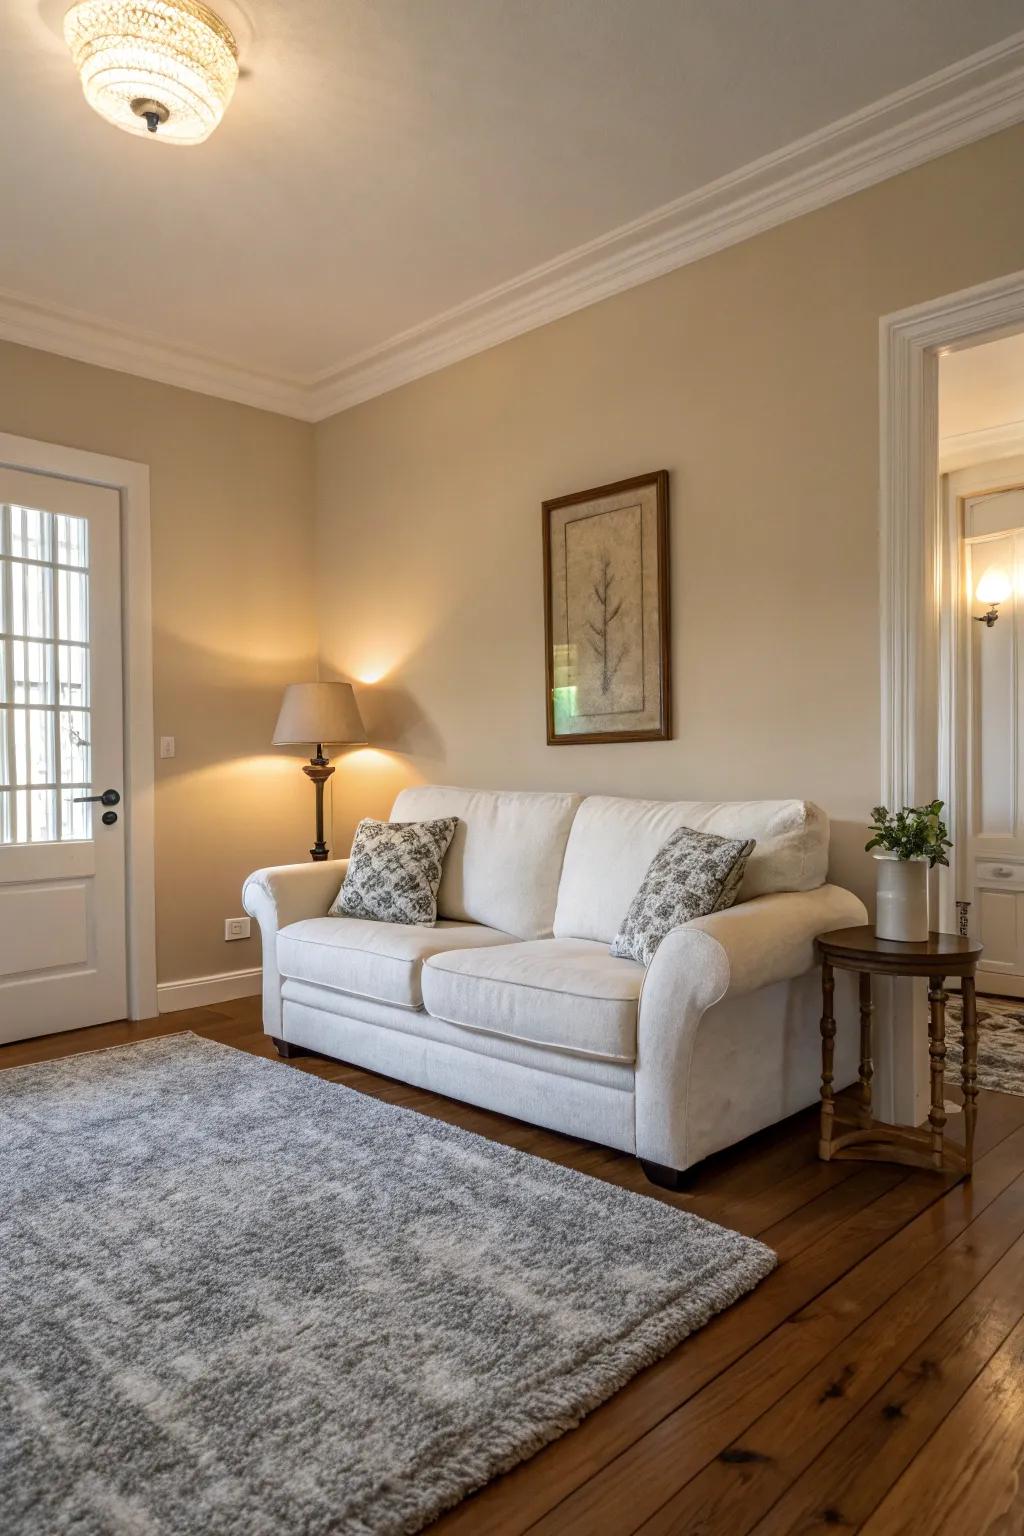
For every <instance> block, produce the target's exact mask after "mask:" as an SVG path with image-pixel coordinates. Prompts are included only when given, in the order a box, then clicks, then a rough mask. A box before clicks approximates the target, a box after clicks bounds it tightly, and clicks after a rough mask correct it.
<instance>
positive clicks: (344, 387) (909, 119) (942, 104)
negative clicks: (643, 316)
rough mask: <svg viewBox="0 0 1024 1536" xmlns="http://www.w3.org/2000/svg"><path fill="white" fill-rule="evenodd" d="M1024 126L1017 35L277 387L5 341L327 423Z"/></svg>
mask: <svg viewBox="0 0 1024 1536" xmlns="http://www.w3.org/2000/svg"><path fill="white" fill-rule="evenodd" d="M1022 120H1024V32H1019V33H1016V34H1014V36H1012V37H1009V38H1005V39H1004V40H1003V41H1002V42H1000V43H997V44H995V45H994V46H993V47H990V48H986V49H984V50H982V51H981V52H980V53H975V54H972V55H971V56H970V57H968V58H966V59H963V60H961V61H959V62H958V63H956V64H953V65H950V66H949V67H948V68H946V69H943V70H939V71H938V72H937V73H936V74H933V75H929V76H928V77H927V78H925V79H923V80H920V81H918V82H916V83H915V84H913V85H910V86H907V87H905V88H904V89H903V90H900V91H896V92H894V93H893V94H892V95H890V96H886V97H884V98H882V99H881V100H880V101H877V102H874V103H872V104H871V105H870V106H867V107H864V108H863V109H861V110H860V111H858V112H854V113H852V114H850V115H849V116H848V117H844V118H842V119H840V120H839V121H838V122H835V123H832V124H829V125H828V126H826V127H825V128H822V129H819V130H818V131H817V132H815V133H811V134H808V135H807V136H806V137H804V138H802V139H798V140H796V141H795V142H794V143H792V144H789V145H787V146H785V147H784V148H782V149H779V150H776V151H774V152H773V153H771V154H769V155H765V156H764V157H762V158H761V159H759V160H756V161H753V162H751V163H750V164H749V165H746V166H744V167H742V168H740V169H739V170H737V171H734V172H731V173H730V174H729V175H727V176H723V177H721V178H719V179H718V180H717V181H714V182H710V183H709V184H708V185H707V186H704V187H701V188H698V189H697V190H696V191H694V192H691V193H689V194H687V195H686V196H685V197H681V198H678V199H676V200H675V201H674V202H671V203H667V204H665V205H664V206H663V207H661V208H658V209H655V210H654V211H653V212H651V213H649V214H647V215H645V216H644V217H643V218H640V219H636V220H634V221H633V222H632V223H629V224H624V225H622V226H621V227H620V228H618V229H614V230H612V231H610V232H609V233H608V234H606V235H603V236H601V237H600V238H598V239H596V240H592V241H590V242H589V243H587V244H586V245H582V246H579V247H577V248H576V249H575V250H572V251H567V252H565V253H564V254H563V255H561V256H558V257H556V258H555V259H554V260H553V261H549V262H546V263H544V264H543V265H541V266H538V267H535V268H533V269H532V270H531V271H528V272H525V273H523V274H521V275H520V276H518V277H516V278H513V279H512V280H511V281H510V282H507V283H503V284H501V285H500V286H498V287H496V288H492V289H490V290H489V291H487V292H486V293H482V294H480V295H478V296H476V297H475V298H473V299H470V300H469V301H467V302H466V303H464V304H459V305H457V306H456V307H455V308H453V309H449V310H447V311H446V312H444V313H443V314H440V315H437V316H435V317H434V318H432V319H431V320H429V321H426V322H425V323H423V324H421V325H417V326H414V327H412V328H411V329H410V330H406V331H403V332H401V333H400V334H399V335H397V336H394V337H392V338H391V339H390V340H389V341H387V342H385V343H383V344H382V345H380V346H377V347H373V348H371V349H370V350H368V351H365V352H362V353H359V354H358V355H355V356H352V357H349V358H345V359H342V360H341V361H340V362H338V363H337V364H336V365H334V366H332V367H331V368H329V369H326V370H324V371H323V372H321V373H318V374H316V375H313V376H310V377H306V378H298V377H291V376H290V377H284V376H281V377H278V376H275V375H272V374H269V373H266V372H259V371H256V370H253V369H250V368H246V367H244V366H243V365H241V364H237V363H232V362H227V361H225V360H221V359H217V358H211V357H207V356H204V355H200V354H198V353H193V352H189V351H188V350H186V349H183V348H181V347H177V346H174V345H172V344H170V343H167V342H164V341H161V340H160V339H158V338H155V337H151V336H135V335H132V334H130V333H129V332H127V331H125V330H123V329H121V328H118V327H114V326H111V325H108V324H106V323H104V322H102V321H98V320H97V319H96V318H95V317H90V316H88V315H84V314H81V313H79V312H76V311H71V310H67V309H54V308H47V307H45V306H42V305H39V304H35V303H31V302H29V301H27V300H25V299H23V298H21V297H19V296H18V295H16V294H12V293H0V338H3V339H6V340H8V341H17V342H22V343H24V344H25V345H27V346H32V347H39V348H41V349H42V350H44V351H50V352H58V353H60V354H62V355H64V356H68V357H75V358H78V359H79V360H81V361H83V362H89V363H96V364H99V365H100V366H101V367H105V368H115V369H119V370H121V371H123V372H127V373H134V374H139V375H142V376H143V377H146V378H152V379H158V380H160V381H161V382H163V383H166V384H177V385H180V386H182V387H183V388H185V389H193V390H198V391H199V392H200V393H203V394H211V395H219V396H222V397H223V398H225V399H228V400H238V401H242V402H243V403H244V404H247V405H254V406H259V407H262V408H264V409H267V410H273V411H279V412H281V413H282V414H284V415H289V416H296V417H299V418H300V419H302V420H304V421H321V420H323V419H324V418H325V417H327V416H331V415H333V414H334V413H335V412H337V411H342V410H346V409H347V408H348V407H349V406H352V405H356V404H358V403H359V402H360V401H363V400H369V399H372V398H373V397H374V396H376V395H381V394H384V393H386V392H387V391H388V390H391V389H396V388H397V387H398V386H399V385H401V384H407V383H409V382H411V381H412V380H413V379H418V378H421V377H423V376H424V375H425V374H428V373H433V372H435V371H437V370H438V369H441V368H446V367H448V366H449V364H451V363H454V362H458V361H460V360H461V359H463V358H466V357H470V356H472V355H474V354H475V353H477V352H483V351H485V350H486V349H487V348H488V347H493V346H496V345H497V344H498V343H500V342H503V341H508V340H510V339H511V338H512V337H514V336H519V335H522V334H523V333H524V332H526V331H530V330H533V329H535V328H536V327H538V326H542V325H547V324H548V323H549V322H550V321H552V320H557V319H560V318H562V317H563V316H565V315H569V314H572V313H574V312H575V311H576V310H580V309H584V308H586V307H587V306H588V305H590V304H595V303H597V302H598V301H599V300H601V299H606V298H609V297H611V296H612V295H613V294H616V293H622V292H624V291H625V290H626V289H628V288H633V287H636V286H637V285H638V284H640V283H646V282H649V281H650V280H651V279H652V278H655V277H660V276H663V275H664V274H665V273H667V272H671V271H673V270H674V269H676V268H678V267H682V266H686V265H687V264H688V263H689V262H693V261H698V260H700V259H701V258H702V257H704V256H708V255H711V254H712V253H713V252H715V251H720V250H724V249H725V248H726V247H727V246H730V245H736V244H738V243H739V242H740V241H743V240H747V239H749V238H750V237H751V236H753V235H757V234H760V233H762V232H763V231H765V230H768V229H771V228H773V227H774V226H776V225H778V224H782V223H784V222H785V221H786V220H788V219H792V218H797V217H799V215H801V214H804V213H809V212H811V211H812V210H814V209H816V208H822V207H824V206H826V205H827V204H828V203H833V202H836V201H838V200H839V199H840V198H843V197H847V196H849V195H850V194H851V193H853V192H859V191H861V190H863V189H864V188H865V187H870V186H873V185H874V184H875V183H876V182H879V181H884V180H885V179H886V178H887V177H890V176H895V175H898V174H899V173H900V172H902V171H906V170H910V169H911V168H913V167H914V166H917V165H921V164H923V163H924V162H925V161H927V160H931V159H934V158H936V157H937V156H939V155H944V154H947V153H948V152H949V151H950V150H954V149H959V148H961V147H962V146H963V145H965V144H970V143H972V142H973V141H974V140H976V139H980V138H984V137H985V135H986V134H990V133H995V132H997V131H998V130H999V129H1001V128H1007V127H1009V126H1011V125H1012V124H1013V123H1017V122H1020V121H1022Z"/></svg>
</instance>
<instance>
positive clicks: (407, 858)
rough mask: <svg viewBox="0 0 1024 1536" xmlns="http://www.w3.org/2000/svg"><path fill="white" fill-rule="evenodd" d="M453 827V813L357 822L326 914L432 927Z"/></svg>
mask: <svg viewBox="0 0 1024 1536" xmlns="http://www.w3.org/2000/svg"><path fill="white" fill-rule="evenodd" d="M457 826H458V817H457V816H445V817H443V818H442V819H441V820H439V821H371V820H369V818H367V819H366V820H364V821H361V822H360V823H359V825H358V827H356V835H355V837H354V839H353V841H352V853H351V856H350V858H349V866H348V870H347V871H346V874H345V879H344V881H343V882H342V887H341V890H340V891H339V892H338V894H337V897H336V898H335V901H334V905H333V906H332V907H331V910H330V914H329V915H330V916H331V917H372V918H376V920H377V921H378V922H381V923H418V924H420V925H421V926H422V927H424V928H432V927H433V926H434V924H435V923H436V922H437V888H438V886H439V885H440V884H441V864H442V861H443V859H444V856H445V854H446V853H447V851H448V844H449V843H450V842H451V840H452V838H453V837H454V835H455V828H456V827H457Z"/></svg>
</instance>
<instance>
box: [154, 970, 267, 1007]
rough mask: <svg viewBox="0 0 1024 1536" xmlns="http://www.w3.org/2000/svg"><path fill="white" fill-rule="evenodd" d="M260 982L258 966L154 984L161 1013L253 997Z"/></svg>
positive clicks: (256, 994)
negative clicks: (156, 985)
mask: <svg viewBox="0 0 1024 1536" xmlns="http://www.w3.org/2000/svg"><path fill="white" fill-rule="evenodd" d="M262 985H263V972H262V971H261V970H260V968H259V966H256V967H255V969H253V970H248V971H223V972H221V973H220V974H219V975H217V976H192V977H190V978H189V979H187V980H185V981H162V982H161V983H160V985H159V987H157V997H158V1000H159V1007H160V1012H161V1013H178V1012H180V1011H181V1009H183V1008H210V1007H213V1006H214V1005H215V1004H216V1003H229V1002H232V1001H233V1000H234V999H235V998H238V997H256V996H258V994H259V992H260V989H261V988H262Z"/></svg>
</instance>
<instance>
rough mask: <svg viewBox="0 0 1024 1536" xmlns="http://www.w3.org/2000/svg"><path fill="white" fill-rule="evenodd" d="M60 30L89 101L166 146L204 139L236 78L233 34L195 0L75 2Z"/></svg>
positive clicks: (121, 123) (132, 130) (131, 129)
mask: <svg viewBox="0 0 1024 1536" xmlns="http://www.w3.org/2000/svg"><path fill="white" fill-rule="evenodd" d="M64 36H65V38H66V40H67V45H68V47H69V48H70V49H71V57H72V58H73V59H74V61H75V67H76V69H77V70H78V72H79V74H80V75H81V77H82V89H83V91H84V92H85V99H86V101H87V102H88V103H89V105H90V106H91V107H93V108H94V109H95V111H97V112H98V113H99V114H100V116H101V117H105V118H106V119H107V122H108V123H113V124H114V125H115V126H116V127H118V128H123V129H124V130H125V131H126V132H127V133H138V134H144V133H151V134H156V136H157V137H158V138H161V139H166V140H167V142H168V143H171V144H201V143H202V141H203V140H204V139H206V138H208V137H209V136H210V134H211V133H212V132H213V130H214V129H215V128H216V126H217V124H218V123H219V122H220V120H221V118H222V117H223V115H224V109H225V107H226V106H227V104H228V102H229V101H230V100H231V96H232V92H233V91H234V89H235V82H236V80H237V79H238V49H237V47H236V45H235V40H234V38H233V37H232V35H231V33H230V31H229V30H228V28H227V27H226V26H225V25H224V23H223V22H222V21H221V19H220V17H219V16H215V15H214V14H213V12H212V11H210V10H207V8H206V6H205V5H201V4H199V0H81V3H80V4H78V5H73V6H72V7H71V9H70V10H69V11H68V13H67V15H66V16H65V17H64Z"/></svg>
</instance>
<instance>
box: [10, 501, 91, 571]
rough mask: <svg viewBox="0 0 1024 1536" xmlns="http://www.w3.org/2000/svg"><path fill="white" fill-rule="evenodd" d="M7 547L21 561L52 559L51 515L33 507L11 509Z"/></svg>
mask: <svg viewBox="0 0 1024 1536" xmlns="http://www.w3.org/2000/svg"><path fill="white" fill-rule="evenodd" d="M78 521H79V522H81V521H82V519H81V518H79V519H78ZM8 547H9V549H10V551H11V554H12V555H15V556H17V557H19V558H20V559H22V560H50V559H52V556H53V513H52V512H40V511H38V509H37V508H35V507H12V508H11V541H10V544H9V546H8Z"/></svg>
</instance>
